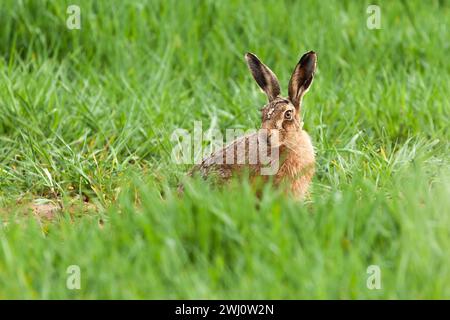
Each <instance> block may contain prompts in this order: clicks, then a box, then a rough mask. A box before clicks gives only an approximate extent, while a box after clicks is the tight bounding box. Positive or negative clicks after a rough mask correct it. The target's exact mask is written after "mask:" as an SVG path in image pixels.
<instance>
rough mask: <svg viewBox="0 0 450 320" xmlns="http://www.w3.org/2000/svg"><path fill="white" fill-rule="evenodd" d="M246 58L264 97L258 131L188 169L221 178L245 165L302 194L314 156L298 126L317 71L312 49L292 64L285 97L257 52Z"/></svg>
mask: <svg viewBox="0 0 450 320" xmlns="http://www.w3.org/2000/svg"><path fill="white" fill-rule="evenodd" d="M245 59H246V60H247V64H248V67H249V69H250V71H251V73H252V75H253V78H254V79H255V80H256V82H257V83H258V85H259V86H260V87H261V89H262V90H263V91H264V92H265V94H266V95H267V98H268V103H267V104H266V105H265V106H264V107H263V109H262V119H261V122H262V123H261V129H262V130H260V131H258V132H256V133H252V134H247V135H245V136H243V137H241V138H238V139H236V140H234V141H233V142H231V143H230V144H228V145H227V146H225V147H224V148H223V149H221V150H218V151H216V152H213V153H212V154H211V155H210V156H208V157H206V158H204V159H203V160H202V162H201V163H200V164H199V165H197V166H195V167H194V168H193V170H192V171H191V172H190V174H192V173H194V172H199V173H200V174H201V175H202V176H203V177H206V176H209V175H212V174H215V175H216V176H218V178H219V179H220V180H221V181H224V180H228V179H229V178H231V177H232V176H234V175H236V174H238V173H239V172H242V171H245V170H247V172H248V173H249V175H250V178H251V179H254V178H256V177H257V176H260V177H262V179H263V181H268V180H270V179H271V180H272V182H273V183H274V184H275V185H276V186H284V187H285V188H286V190H287V191H288V192H290V193H292V194H294V195H295V196H296V197H299V198H303V197H304V196H305V194H306V193H307V190H308V186H309V184H310V182H311V179H312V177H313V175H314V162H315V160H314V149H313V146H312V143H311V139H310V137H309V135H308V134H307V133H306V131H304V130H303V128H302V124H303V122H302V118H301V113H300V111H301V104H302V98H303V96H304V94H305V93H306V92H307V91H308V89H309V87H310V86H311V83H312V80H313V77H314V72H315V70H316V62H317V56H316V53H315V52H313V51H310V52H307V53H305V54H304V55H303V56H302V57H301V59H300V61H299V62H298V64H297V65H296V67H295V69H294V72H293V74H292V76H291V80H290V81H289V90H288V92H289V97H288V98H284V97H282V96H281V95H280V94H281V92H280V85H279V82H278V79H277V77H276V76H275V74H274V73H273V72H272V71H271V70H270V69H269V68H268V67H267V66H266V65H265V64H263V63H262V62H261V61H260V60H259V59H258V57H257V56H255V55H254V54H252V53H247V54H246V55H245ZM261 150H263V153H262V154H261ZM264 153H267V156H266V155H265V154H264ZM252 159H253V161H252ZM264 169H266V172H263V170H264ZM268 169H273V170H268Z"/></svg>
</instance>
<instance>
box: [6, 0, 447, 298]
mask: <svg viewBox="0 0 450 320" xmlns="http://www.w3.org/2000/svg"><path fill="white" fill-rule="evenodd" d="M69 4H77V5H79V6H80V8H81V19H82V29H81V30H69V29H67V27H66V19H67V17H68V15H67V13H66V9H67V6H68V5H69ZM369 4H373V3H372V2H369V1H357V2H356V1H327V3H326V4H325V3H323V2H320V1H287V0H286V1H278V0H276V1H275V0H273V1H272V0H269V1H251V2H248V1H245V2H244V1H175V0H174V1H171V0H169V1H153V0H152V1H146V2H144V1H131V0H130V1H128V0H126V1H88V0H83V1H75V2H74V1H46V0H41V1H37V0H35V1H32V0H28V1H26V0H25V1H15V0H6V1H2V5H1V8H0V21H1V28H0V111H1V112H0V220H1V226H0V298H3V299H5V298H39V299H40V298H160V299H161V298H202V299H203V298H225V299H226V298H250V299H253V298H277V299H304V298H331V299H342V298H352V299H353V298H358V299H365V298H368V299H372V298H388V299H392V298H407V299H410V298H450V270H449V262H450V255H449V252H450V217H449V209H448V208H449V207H450V201H449V191H450V182H449V178H450V172H449V132H448V128H449V111H450V108H449V105H450V104H449V102H450V101H449V100H450V99H449V95H448V91H449V83H450V64H449V63H448V57H449V56H450V47H449V41H448V39H450V34H449V29H448V27H449V25H450V20H449V17H450V4H449V2H448V1H376V3H375V4H378V5H379V6H380V8H381V27H382V28H381V29H380V30H369V29H368V28H367V27H366V19H367V17H368V14H367V13H366V8H367V6H368V5H369ZM308 50H315V51H316V52H317V53H318V56H319V67H318V72H317V74H316V79H315V82H314V84H313V85H312V88H311V90H310V91H309V93H308V95H307V97H306V98H305V101H304V114H303V115H304V121H305V128H306V130H307V131H308V132H309V133H310V134H311V136H312V139H313V141H314V145H315V148H316V151H317V175H316V177H315V180H314V185H313V187H312V192H311V196H310V198H309V199H308V200H307V201H305V202H297V201H294V200H293V199H289V198H287V197H284V196H283V195H281V194H279V192H277V190H271V189H270V188H267V189H265V190H264V193H263V195H262V198H261V199H257V198H256V197H255V195H254V192H253V190H252V189H251V188H250V187H249V185H248V183H246V182H245V181H244V182H234V183H232V184H231V185H229V186H227V187H223V188H214V187H212V186H211V185H209V184H208V183H206V182H204V181H199V180H187V181H186V192H185V194H184V195H183V196H178V195H177V193H176V186H177V183H178V181H180V180H181V179H183V175H184V173H185V172H186V171H187V170H188V166H179V165H175V164H174V163H173V162H172V161H171V159H170V151H171V149H172V147H173V144H172V142H171V141H170V134H171V133H172V131H173V130H174V129H175V128H185V129H188V130H192V128H193V121H194V120H201V121H203V126H204V128H205V129H206V128H220V129H221V130H225V129H226V128H230V127H234V128H253V127H256V126H258V125H259V119H260V115H259V111H258V110H259V108H260V107H261V106H262V105H263V104H264V103H265V97H264V95H263V94H261V93H260V92H259V90H258V89H257V87H256V85H255V83H254V82H253V79H252V78H251V76H250V74H249V72H248V70H247V67H246V66H245V62H244V59H243V55H244V53H245V52H246V51H251V52H254V53H256V54H257V55H258V56H259V57H261V58H262V59H263V60H264V61H265V62H266V63H267V64H268V65H269V66H271V68H272V69H273V70H274V71H275V72H276V73H277V74H278V77H279V79H280V81H281V82H282V83H283V84H284V88H283V89H284V90H285V91H284V93H286V89H287V83H288V80H289V76H290V74H291V72H292V69H293V67H294V66H295V64H296V62H297V60H298V59H299V57H300V56H301V54H302V53H303V52H305V51H308ZM45 204H46V205H52V206H58V207H60V208H61V210H60V212H58V213H57V214H56V216H55V217H54V218H53V219H46V218H45V217H44V216H42V215H41V213H42V212H41V211H40V209H39V208H43V207H45V206H44V205H45ZM32 209H35V210H34V211H33V210H32ZM33 212H34V213H33ZM70 265H78V266H80V268H81V290H68V289H67V288H66V279H67V274H66V269H67V267H68V266H70ZM369 265H378V266H380V268H381V272H382V282H381V283H382V288H381V289H380V290H369V289H368V288H367V286H366V280H367V277H368V274H367V273H366V270H367V267H368V266H369Z"/></svg>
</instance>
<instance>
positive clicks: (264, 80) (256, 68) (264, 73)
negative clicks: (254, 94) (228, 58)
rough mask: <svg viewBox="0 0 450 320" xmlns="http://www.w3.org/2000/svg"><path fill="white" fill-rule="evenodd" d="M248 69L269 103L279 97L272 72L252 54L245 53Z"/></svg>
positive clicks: (275, 79) (276, 82)
mask: <svg viewBox="0 0 450 320" xmlns="http://www.w3.org/2000/svg"><path fill="white" fill-rule="evenodd" d="M245 60H247V65H248V68H249V69H250V72H251V73H252V75H253V78H255V80H256V82H257V83H258V85H259V86H260V88H261V89H262V90H263V91H264V92H265V93H266V95H267V98H268V99H269V101H272V100H274V99H275V98H276V97H278V96H279V95H280V84H279V83H278V79H277V77H276V76H275V74H274V73H273V72H272V70H270V69H269V67H267V66H266V65H265V64H264V63H262V62H261V61H260V60H259V59H258V57H257V56H255V55H254V54H253V53H250V52H248V53H246V54H245Z"/></svg>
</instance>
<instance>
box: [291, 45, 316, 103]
mask: <svg viewBox="0 0 450 320" xmlns="http://www.w3.org/2000/svg"><path fill="white" fill-rule="evenodd" d="M316 63H317V55H316V53H315V52H314V51H309V52H307V53H305V54H304V55H303V56H302V57H301V58H300V61H299V62H298V63H297V65H296V66H295V69H294V72H293V73H292V76H291V80H290V81H289V99H290V100H291V102H292V104H293V105H294V107H295V108H296V109H298V108H299V107H300V103H301V101H302V98H303V95H304V94H305V93H306V92H307V91H308V89H309V87H310V85H311V83H312V81H313V78H314V72H315V71H316Z"/></svg>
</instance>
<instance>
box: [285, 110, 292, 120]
mask: <svg viewBox="0 0 450 320" xmlns="http://www.w3.org/2000/svg"><path fill="white" fill-rule="evenodd" d="M284 118H285V119H286V120H292V110H288V111H286V112H285V113H284Z"/></svg>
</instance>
